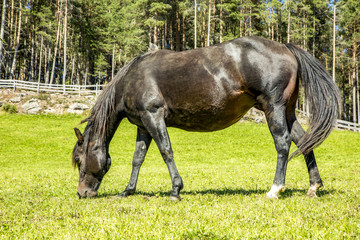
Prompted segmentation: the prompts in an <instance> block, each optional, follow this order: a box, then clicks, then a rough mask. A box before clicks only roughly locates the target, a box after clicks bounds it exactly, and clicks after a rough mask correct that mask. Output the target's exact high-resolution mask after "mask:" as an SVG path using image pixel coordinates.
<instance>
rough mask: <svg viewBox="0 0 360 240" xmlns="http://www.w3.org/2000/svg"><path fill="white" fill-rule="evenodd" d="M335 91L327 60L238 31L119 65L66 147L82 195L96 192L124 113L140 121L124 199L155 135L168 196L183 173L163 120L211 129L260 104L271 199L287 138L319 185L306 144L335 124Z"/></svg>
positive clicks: (175, 194) (279, 181)
mask: <svg viewBox="0 0 360 240" xmlns="http://www.w3.org/2000/svg"><path fill="white" fill-rule="evenodd" d="M299 77H301V79H302V84H303V86H304V89H305V93H306V97H307V99H308V102H309V106H310V112H311V116H312V118H311V121H310V126H309V130H308V131H307V132H305V131H304V130H303V128H302V127H301V125H300V124H299V122H298V121H297V119H296V116H295V105H296V101H297V98H298V92H299V84H300V81H299ZM339 106H340V98H339V91H338V88H337V87H336V85H335V83H334V82H333V81H332V80H331V77H330V75H329V74H328V73H327V72H326V70H325V69H324V67H323V66H322V65H321V64H320V63H319V62H318V61H317V60H316V59H314V58H313V57H312V56H311V55H310V54H308V53H307V52H305V51H304V50H302V49H300V48H298V47H296V46H294V45H292V44H286V45H284V44H280V43H277V42H273V41H270V40H266V39H262V38H258V37H245V38H239V39H235V40H232V41H229V42H225V43H221V44H218V45H215V46H211V47H207V48H201V49H195V50H190V51H184V52H172V51H166V50H158V51H153V52H149V53H146V54H144V55H142V56H139V57H136V58H135V59H133V60H132V61H131V62H130V63H129V64H127V65H126V66H125V67H123V68H122V69H121V71H120V72H119V73H118V74H117V75H116V77H115V79H114V80H113V81H111V82H110V83H109V84H108V86H107V87H106V89H105V90H104V91H103V92H102V94H101V95H100V96H99V98H98V100H97V102H96V104H95V106H94V108H93V110H92V112H91V115H90V117H89V118H87V119H85V120H84V121H83V122H87V126H86V128H85V130H84V133H83V134H82V133H81V132H80V131H79V130H78V129H75V133H76V135H77V138H78V141H77V143H76V145H75V148H74V150H73V164H74V165H76V166H78V169H79V186H78V193H77V194H78V196H79V197H94V196H96V195H97V190H98V188H99V186H100V183H101V180H102V179H103V177H104V175H105V174H106V172H107V171H108V170H109V168H110V165H111V160H110V155H109V143H110V141H111V139H112V137H113V135H114V133H115V131H116V129H117V127H118V126H119V124H120V122H121V120H122V119H123V118H127V119H128V120H129V121H130V122H131V123H133V124H135V125H136V126H137V139H136V149H135V153H134V157H133V168H132V173H131V177H130V181H129V184H128V186H127V187H126V189H125V191H124V192H122V193H121V194H120V196H121V197H126V196H128V195H131V194H134V192H135V189H136V182H137V179H138V174H139V170H140V167H141V165H142V163H143V161H144V159H145V155H146V152H147V150H148V148H149V145H150V142H151V140H152V139H154V141H155V143H156V144H157V146H158V148H159V150H160V152H161V155H162V157H163V159H164V161H165V163H166V165H167V167H168V169H169V173H170V177H171V181H172V192H171V198H172V199H174V200H180V197H179V193H180V190H181V189H182V188H183V181H182V179H181V177H180V175H179V172H178V170H177V168H176V166H175V162H174V158H173V151H172V148H171V143H170V139H169V135H168V132H167V129H166V128H167V127H177V128H181V129H185V130H188V131H216V130H221V129H224V128H227V127H229V126H231V125H232V124H234V123H236V122H237V121H238V120H239V119H240V118H241V117H242V116H243V115H244V114H245V113H246V112H247V111H248V110H249V109H250V108H252V107H256V108H257V109H260V110H262V111H264V113H265V116H266V119H267V123H268V126H269V129H270V132H271V134H272V136H273V139H274V142H275V147H276V151H277V166H276V173H275V179H274V182H273V185H272V187H271V189H270V191H269V192H268V193H267V195H266V196H267V197H269V198H277V195H278V193H279V192H280V191H283V190H284V189H285V174H286V166H287V162H288V159H289V148H290V143H291V141H293V142H294V143H295V144H296V145H297V147H298V150H297V152H295V155H298V154H301V153H302V154H303V155H304V157H305V161H306V164H307V168H308V172H309V179H310V188H309V191H308V193H307V195H308V196H316V191H317V189H318V188H319V187H321V186H322V181H321V178H320V175H319V171H318V169H317V165H316V161H315V157H314V153H313V149H314V148H315V147H316V146H318V145H319V144H321V143H322V142H323V141H324V140H325V138H326V137H327V136H328V135H329V133H330V131H331V129H332V127H333V126H334V124H335V122H336V118H337V114H338V109H339Z"/></svg>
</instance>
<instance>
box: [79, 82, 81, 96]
mask: <svg viewBox="0 0 360 240" xmlns="http://www.w3.org/2000/svg"><path fill="white" fill-rule="evenodd" d="M80 96H81V85H80V84H79V97H80Z"/></svg>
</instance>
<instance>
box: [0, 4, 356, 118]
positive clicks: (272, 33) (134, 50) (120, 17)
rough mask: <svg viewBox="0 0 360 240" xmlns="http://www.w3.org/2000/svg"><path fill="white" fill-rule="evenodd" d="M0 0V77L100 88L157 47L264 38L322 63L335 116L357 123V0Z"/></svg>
mask: <svg viewBox="0 0 360 240" xmlns="http://www.w3.org/2000/svg"><path fill="white" fill-rule="evenodd" d="M0 1H1V3H0V9H1V26H0V28H1V31H0V38H1V41H0V79H16V80H23V81H31V82H41V83H49V84H55V83H57V84H70V85H72V84H80V85H84V84H95V83H98V84H106V83H107V82H109V81H111V79H112V78H113V77H114V75H115V74H116V72H117V71H118V70H119V69H120V68H121V67H122V66H123V65H124V64H126V63H127V62H129V61H130V60H131V59H132V58H133V57H135V56H137V55H140V54H143V53H145V52H146V51H148V48H149V46H152V45H153V44H154V45H156V46H158V47H159V48H161V49H169V50H173V51H186V50H190V49H194V48H201V47H206V46H210V45H214V44H218V43H221V42H223V41H227V40H230V39H234V38H238V37H243V36H261V37H264V38H268V39H271V40H274V41H278V42H281V43H287V42H291V43H295V44H297V45H299V46H301V47H302V48H304V49H305V50H307V51H308V52H309V53H311V54H312V55H313V56H315V57H316V58H317V59H319V61H320V62H321V63H322V64H323V65H324V66H325V67H326V69H327V70H328V72H329V73H330V75H331V76H332V77H333V79H334V80H335V81H336V83H337V85H338V87H339V89H340V91H341V97H342V102H343V109H342V113H341V119H344V120H347V121H352V122H357V123H360V113H359V56H360V50H358V45H359V43H360V14H359V10H360V1H359V0H338V1H336V0H331V1H330V0H272V1H271V0H185V1H179V0H0ZM306 106H307V105H306V103H305V101H304V97H303V96H302V93H300V98H299V102H298V107H299V109H300V110H303V111H306Z"/></svg>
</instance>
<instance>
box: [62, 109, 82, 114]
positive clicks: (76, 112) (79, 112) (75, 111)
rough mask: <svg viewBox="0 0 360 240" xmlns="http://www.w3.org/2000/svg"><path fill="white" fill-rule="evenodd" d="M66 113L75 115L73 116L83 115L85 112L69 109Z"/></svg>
mask: <svg viewBox="0 0 360 240" xmlns="http://www.w3.org/2000/svg"><path fill="white" fill-rule="evenodd" d="M66 112H68V113H73V114H82V113H83V110H75V109H71V108H69V109H68V110H67V111H66Z"/></svg>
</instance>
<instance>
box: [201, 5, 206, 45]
mask: <svg viewBox="0 0 360 240" xmlns="http://www.w3.org/2000/svg"><path fill="white" fill-rule="evenodd" d="M205 15H206V13H205V8H202V9H201V19H202V20H201V21H202V28H201V47H205V46H206V42H205V31H206V19H205Z"/></svg>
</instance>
